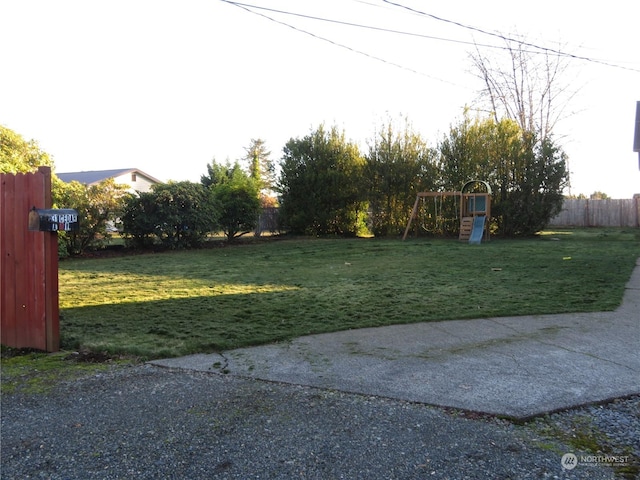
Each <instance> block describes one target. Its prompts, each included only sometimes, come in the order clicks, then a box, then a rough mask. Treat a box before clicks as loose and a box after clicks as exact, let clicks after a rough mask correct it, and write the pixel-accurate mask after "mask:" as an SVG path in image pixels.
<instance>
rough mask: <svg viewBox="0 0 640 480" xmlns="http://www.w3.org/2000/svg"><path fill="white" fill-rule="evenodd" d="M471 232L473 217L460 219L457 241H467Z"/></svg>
mask: <svg viewBox="0 0 640 480" xmlns="http://www.w3.org/2000/svg"><path fill="white" fill-rule="evenodd" d="M471 230H473V217H462V221H461V222H460V235H459V236H458V240H465V241H468V240H469V238H470V237H471Z"/></svg>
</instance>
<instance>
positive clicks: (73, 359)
mask: <svg viewBox="0 0 640 480" xmlns="http://www.w3.org/2000/svg"><path fill="white" fill-rule="evenodd" d="M105 360H107V361H105ZM133 361H134V359H129V360H126V359H105V358H97V359H96V358H95V357H94V356H93V355H91V354H90V355H88V356H87V355H86V354H85V353H82V354H81V353H78V352H56V353H51V354H48V353H42V352H26V351H13V349H4V348H3V350H2V364H1V367H2V368H1V371H2V382H0V391H1V392H2V394H3V395H9V394H15V393H22V394H28V395H33V394H46V393H48V392H49V391H50V390H52V389H53V388H55V387H56V386H57V385H58V384H59V382H64V381H73V380H75V379H78V378H81V377H85V376H88V375H95V374H98V373H100V372H105V371H107V370H109V369H110V368H113V367H114V366H117V365H120V366H123V365H126V364H130V363H132V362H133Z"/></svg>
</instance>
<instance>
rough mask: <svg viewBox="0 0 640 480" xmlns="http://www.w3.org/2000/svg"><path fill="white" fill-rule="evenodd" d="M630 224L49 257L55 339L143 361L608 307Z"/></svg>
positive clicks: (635, 239)
mask: <svg viewBox="0 0 640 480" xmlns="http://www.w3.org/2000/svg"><path fill="white" fill-rule="evenodd" d="M639 240H640V237H639V235H638V230H637V229H635V230H634V229H628V230H609V231H604V230H576V231H558V232H546V234H544V235H540V236H539V237H536V238H531V239H524V240H491V241H490V242H487V243H483V244H482V245H480V246H471V245H468V244H465V243H460V242H458V241H456V240H443V239H417V240H407V241H404V242H403V241H400V240H396V239H385V240H380V239H348V240H347V239H302V240H299V239H298V240H275V241H269V242H258V243H250V244H244V245H238V246H232V247H224V248H212V249H206V250H198V251H189V252H171V253H161V254H144V255H131V256H124V257H118V258H104V259H95V258H94V259H73V260H65V261H63V262H61V263H60V308H61V312H62V315H63V317H62V319H61V337H62V344H63V347H64V348H67V349H79V348H83V349H90V350H93V351H104V352H108V353H111V354H116V353H118V354H131V355H137V356H140V357H143V358H154V357H168V356H177V355H184V354H189V353H194V352H212V351H220V350H225V349H230V348H236V347H241V346H247V345H256V344H262V343H268V342H275V341H282V340H287V339H291V338H294V337H296V336H300V335H305V334H310V333H320V332H331V331H337V330H344V329H354V328H362V327H372V326H381V325H390V324H395V323H411V322H422V321H439V320H452V319H470V318H478V317H489V316H506V315H531V314H547V313H560V312H578V311H580V312H584V311H599V310H612V309H615V308H616V307H617V306H618V305H619V303H620V300H621V298H622V294H623V292H624V286H625V283H626V282H627V281H628V279H629V275H630V274H631V271H632V269H633V267H634V265H635V260H636V258H637V257H638V256H640V241H639Z"/></svg>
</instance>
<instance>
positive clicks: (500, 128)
mask: <svg viewBox="0 0 640 480" xmlns="http://www.w3.org/2000/svg"><path fill="white" fill-rule="evenodd" d="M440 166H441V172H442V179H443V182H444V183H445V184H448V185H451V186H453V187H454V188H456V189H459V188H460V186H461V185H462V183H464V182H466V181H467V180H484V181H487V182H488V183H489V184H490V185H491V188H492V190H493V197H492V209H491V210H492V214H493V217H494V219H495V221H496V226H497V228H498V233H500V234H503V235H507V236H517V235H531V234H534V233H536V232H537V231H539V230H540V229H542V228H543V227H544V226H545V225H546V224H547V222H548V221H549V220H550V219H551V218H552V217H553V216H554V215H555V214H557V213H558V212H559V211H560V208H561V206H562V198H563V196H562V191H563V189H564V187H565V186H566V184H567V180H568V171H567V166H566V155H565V154H564V152H563V151H562V149H561V148H560V147H558V146H557V145H555V144H554V143H553V139H552V137H551V136H549V137H547V138H546V139H544V140H543V141H538V139H537V138H536V135H535V134H533V133H529V132H523V131H522V130H521V129H520V127H519V126H518V124H517V123H516V122H515V121H513V120H507V119H504V120H502V121H500V122H496V121H495V120H494V119H493V118H486V119H484V120H481V119H475V120H473V121H472V120H470V119H469V118H468V117H466V116H465V119H464V120H463V121H462V123H461V124H460V125H458V126H454V127H452V128H451V131H450V134H449V137H448V138H444V139H443V140H442V142H441V143H440Z"/></svg>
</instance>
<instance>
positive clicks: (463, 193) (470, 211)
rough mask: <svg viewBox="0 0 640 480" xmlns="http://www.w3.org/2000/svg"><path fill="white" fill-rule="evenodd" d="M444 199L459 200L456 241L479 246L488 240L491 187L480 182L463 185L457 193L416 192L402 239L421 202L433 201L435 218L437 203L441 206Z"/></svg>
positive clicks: (472, 181)
mask: <svg viewBox="0 0 640 480" xmlns="http://www.w3.org/2000/svg"><path fill="white" fill-rule="evenodd" d="M478 190H485V191H478ZM445 197H453V198H454V200H456V203H457V201H458V200H459V204H460V209H459V215H460V231H459V234H458V240H461V241H468V242H469V244H471V245H479V244H480V243H481V242H482V239H483V238H484V239H485V240H489V219H490V218H491V187H490V186H489V184H488V183H487V182H485V181H482V180H471V181H469V182H467V183H465V184H464V185H463V186H462V188H461V189H460V191H459V192H450V191H449V192H418V194H417V195H416V201H415V203H414V204H413V210H412V211H411V216H410V217H409V221H408V222H407V228H406V229H405V231H404V235H403V237H402V239H403V240H405V239H406V238H407V235H408V234H409V229H410V228H411V222H412V221H413V220H414V219H415V218H416V217H417V214H418V210H419V208H420V202H421V201H422V203H425V201H426V200H427V199H433V201H434V205H435V210H436V216H437V205H438V201H440V202H441V204H442V200H443V199H444V198H445Z"/></svg>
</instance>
